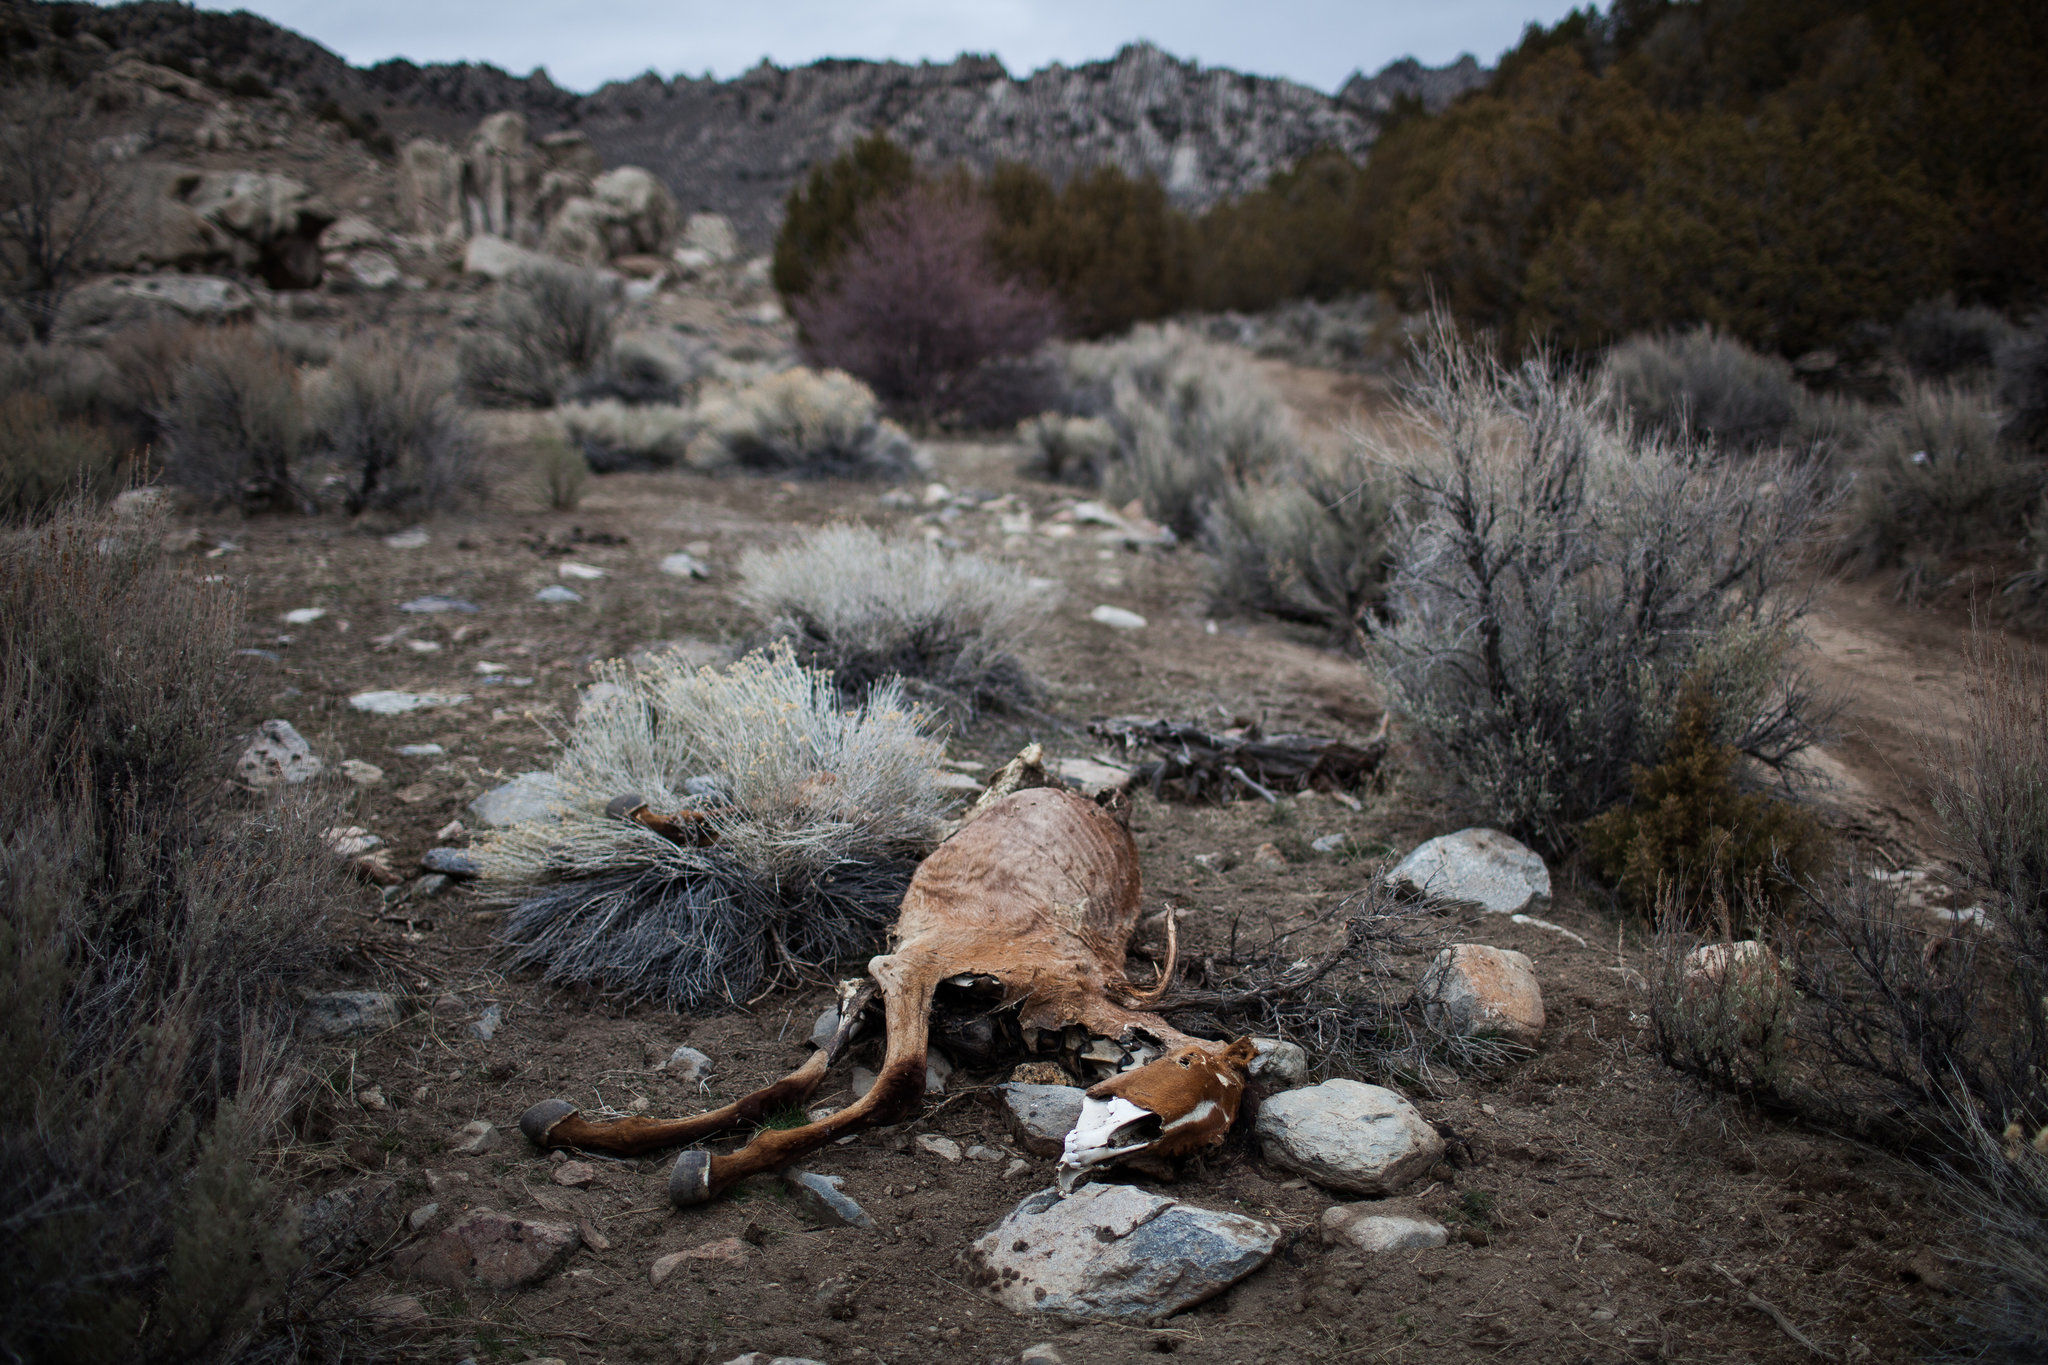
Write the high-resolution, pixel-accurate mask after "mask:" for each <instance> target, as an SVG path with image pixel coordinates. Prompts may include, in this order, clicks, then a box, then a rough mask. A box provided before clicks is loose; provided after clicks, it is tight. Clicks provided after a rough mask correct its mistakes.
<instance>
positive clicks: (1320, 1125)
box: [1255, 1080, 1444, 1195]
mask: <svg viewBox="0 0 2048 1365" xmlns="http://www.w3.org/2000/svg"><path fill="white" fill-rule="evenodd" d="M1255 1131H1256V1132H1257V1133H1258V1135H1259V1145H1260V1148H1261V1150H1263V1151H1264V1152H1265V1154H1266V1160H1268V1161H1270V1162H1272V1163H1273V1164H1274V1165H1276V1166H1281V1167H1285V1168H1286V1169H1287V1170H1290V1171H1294V1172H1296V1173H1298V1174H1300V1175H1305V1176H1307V1177H1308V1178H1309V1179H1310V1180H1313V1181H1315V1182H1316V1183H1317V1184H1318V1185H1322V1186H1325V1187H1327V1188H1329V1189H1333V1190H1343V1191H1345V1192H1346V1193H1349V1194H1360V1195H1385V1194H1392V1193H1393V1192H1394V1191H1396V1190H1398V1189H1400V1188H1401V1187H1402V1186H1404V1185H1406V1184H1409V1183H1410V1182H1412V1181H1414V1180H1415V1179H1416V1178H1417V1177H1419V1176H1421V1175H1422V1173H1423V1172H1425V1171H1427V1170H1428V1169H1429V1168H1430V1167H1431V1166H1434V1165H1435V1164H1436V1162H1437V1158H1438V1157H1440V1156H1442V1155H1443V1151H1444V1140H1443V1139H1442V1138H1441V1137H1439V1136H1437V1131H1436V1129H1434V1128H1432V1127H1430V1125H1429V1123H1428V1121H1427V1120H1425V1119H1424V1118H1423V1117H1422V1115H1421V1114H1420V1113H1418V1112H1417V1111H1416V1108H1415V1106H1414V1105H1412V1104H1410V1103H1408V1101H1406V1100H1404V1099H1402V1098H1401V1097H1400V1096H1399V1095H1397V1094H1395V1093H1394V1092H1393V1091H1391V1090H1389V1089H1387V1088H1386V1087H1385V1086H1379V1085H1367V1084H1365V1083H1364V1082H1362V1081H1347V1080H1333V1081H1324V1082H1323V1083H1322V1084H1321V1085H1313V1086H1309V1087H1308V1088H1306V1089H1303V1090H1289V1091H1285V1092H1283V1093H1281V1094H1278V1095H1274V1096H1273V1097H1271V1098H1270V1099H1268V1100H1267V1101H1266V1102H1265V1103H1264V1104H1262V1105H1260V1106H1259V1117H1258V1121H1257V1124H1256V1128H1255Z"/></svg>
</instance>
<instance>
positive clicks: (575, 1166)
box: [548, 1161, 597, 1190]
mask: <svg viewBox="0 0 2048 1365" xmlns="http://www.w3.org/2000/svg"><path fill="white" fill-rule="evenodd" d="M548 1178H549V1179H550V1180H552V1181H554V1182H555V1183H556V1184H557V1185H562V1186H565V1187H567V1188H569V1189H572V1190H580V1189H582V1188H583V1187H584V1186H585V1185H588V1184H589V1183H590V1182H591V1181H593V1180H595V1179H597V1167H595V1166H593V1165H591V1164H590V1163H589V1162H587V1161H565V1162H563V1163H562V1164H561V1165H559V1166H557V1167H555V1172H554V1174H553V1175H551V1176H549V1177H548Z"/></svg>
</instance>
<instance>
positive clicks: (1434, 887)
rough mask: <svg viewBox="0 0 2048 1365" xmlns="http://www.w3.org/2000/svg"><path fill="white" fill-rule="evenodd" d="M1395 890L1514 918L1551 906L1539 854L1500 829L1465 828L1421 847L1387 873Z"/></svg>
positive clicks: (1547, 871)
mask: <svg viewBox="0 0 2048 1365" xmlns="http://www.w3.org/2000/svg"><path fill="white" fill-rule="evenodd" d="M1387 882H1388V884H1389V885H1391V886H1393V887H1394V888H1395V889H1396V890H1398V891H1402V892H1405V893H1406V894H1408V895H1411V896H1422V897H1425V898H1426V899H1429V900H1434V901H1446V902H1449V903H1452V904H1455V905H1476V906H1478V907H1479V908H1480V909H1482V910H1485V911H1488V912H1489V913H1491V914H1496V915H1516V914H1521V913H1522V912H1524V911H1527V910H1533V909H1538V908H1540V907H1542V906H1544V905H1547V904H1549V902H1550V869H1549V868H1548V867H1546V866H1544V864H1543V859H1542V858H1541V857H1539V856H1538V855H1537V854H1536V852H1535V850H1533V849H1531V848H1529V847H1528V846H1527V845H1525V844H1522V843H1520V842H1519V841H1517V840H1514V839H1511V838H1509V837H1508V836H1507V835H1505V834H1502V833H1501V832H1500V831H1499V830H1496V829H1477V828H1475V829H1461V830H1459V831H1458V832H1457V833H1456V834H1443V835H1439V836H1437V837H1436V838H1434V839H1431V840H1429V841H1427V842H1426V843H1423V844H1420V845H1418V846H1417V847H1416V849H1415V851H1414V852H1412V853H1410V854H1409V855H1408V856H1407V857H1405V858H1403V859H1402V860H1401V861H1400V863H1399V864H1398V865H1397V866H1396V867H1395V868H1394V869H1393V871H1391V872H1389V873H1387Z"/></svg>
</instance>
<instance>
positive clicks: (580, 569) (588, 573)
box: [555, 559, 611, 581]
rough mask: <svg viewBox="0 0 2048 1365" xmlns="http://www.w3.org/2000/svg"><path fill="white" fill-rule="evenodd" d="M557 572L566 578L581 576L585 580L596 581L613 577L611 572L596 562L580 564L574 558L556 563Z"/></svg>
mask: <svg viewBox="0 0 2048 1365" xmlns="http://www.w3.org/2000/svg"><path fill="white" fill-rule="evenodd" d="M555 572H556V573H558V574H560V575H561V576H562V577H564V578H579V579H583V580H585V581H595V580H597V579H600V578H609V577H611V575H610V574H608V573H606V572H605V571H604V570H603V569H600V568H598V567H597V565H595V564H578V563H577V562H576V561H575V560H573V559H565V560H563V561H562V562H561V563H560V564H558V565H556V566H555Z"/></svg>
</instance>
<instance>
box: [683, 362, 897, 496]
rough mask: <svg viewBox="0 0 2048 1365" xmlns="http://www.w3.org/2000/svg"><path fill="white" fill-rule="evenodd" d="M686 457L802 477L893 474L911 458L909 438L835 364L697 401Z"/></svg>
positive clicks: (710, 466)
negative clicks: (697, 426) (695, 429)
mask: <svg viewBox="0 0 2048 1365" xmlns="http://www.w3.org/2000/svg"><path fill="white" fill-rule="evenodd" d="M695 416H696V419H697V421H698V422H699V423H700V430H699V432H698V434H697V435H696V436H695V437H694V438H693V439H692V441H691V443H690V448H689V458H690V463H691V464H692V465H693V466H695V467H697V468H699V469H705V470H718V469H726V468H732V469H739V470H742V471H745V472H747V473H754V474H785V475H795V476H798V477H803V478H846V479H894V478H901V477H902V476H904V475H905V474H907V473H909V472H910V471H911V470H912V469H913V468H914V467H915V464H916V460H915V450H914V448H913V447H912V445H911V443H910V438H909V437H908V436H906V435H904V433H903V431H902V429H901V428H899V427H897V426H896V425H895V424H894V423H893V422H889V421H886V420H884V419H883V417H882V412H881V405H880V404H879V403H877V402H876V401H875V395H874V393H873V392H872V391H870V390H869V389H868V387H867V386H866V385H865V384H863V383H861V382H860V381H859V380H858V379H855V378H854V377H853V376H852V375H849V374H842V373H840V372H839V371H837V370H824V371H817V370H808V369H802V368H798V369H793V370H785V371H783V372H782V373H781V374H777V375H773V376H770V377H769V378H767V379H764V380H762V381H761V382H759V383H758V384H752V385H749V386H748V387H746V388H743V389H739V390H737V391H734V392H730V393H725V394H719V395H715V396H713V397H711V398H709V399H707V400H705V401H704V402H703V403H701V404H699V405H698V407H697V409H696V411H695Z"/></svg>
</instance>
